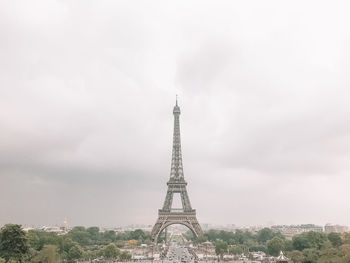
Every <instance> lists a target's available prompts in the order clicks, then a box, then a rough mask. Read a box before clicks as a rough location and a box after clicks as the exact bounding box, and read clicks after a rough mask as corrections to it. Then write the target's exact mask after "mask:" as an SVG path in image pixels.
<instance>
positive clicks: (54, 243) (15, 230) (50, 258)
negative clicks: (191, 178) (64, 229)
mask: <svg viewBox="0 0 350 263" xmlns="http://www.w3.org/2000/svg"><path fill="white" fill-rule="evenodd" d="M96 230H97V231H96ZM140 231H141V232H142V233H141V232H140ZM112 232H113V234H112V233H111V232H110V231H108V232H105V233H99V231H98V228H88V229H85V228H83V227H76V228H73V229H72V230H71V231H70V232H69V233H67V234H65V235H57V234H56V233H48V232H44V231H39V230H30V231H28V233H25V232H24V231H23V230H22V229H21V226H20V225H13V224H9V225H5V226H4V227H3V228H2V229H1V231H0V263H2V262H1V260H3V261H4V262H12V261H13V262H34V263H35V262H61V261H62V260H65V261H68V262H74V261H76V260H78V259H85V260H89V259H94V258H99V257H103V258H106V259H119V260H128V259H130V258H131V255H130V254H129V253H128V252H126V251H121V250H120V249H119V248H118V247H117V243H116V241H118V240H120V241H121V240H123V239H125V238H127V237H130V238H131V237H133V238H135V237H137V238H139V239H140V240H142V238H143V237H145V235H146V234H145V233H143V231H142V230H139V231H131V232H132V233H129V232H128V233H125V234H124V236H123V237H119V238H123V239H118V238H117V235H116V233H115V232H114V231H112ZM87 233H88V234H87ZM135 241H136V240H135ZM125 242H127V241H126V240H124V242H123V245H124V243H125ZM137 242H138V241H136V243H137Z"/></svg>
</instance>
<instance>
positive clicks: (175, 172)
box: [170, 95, 184, 182]
mask: <svg viewBox="0 0 350 263" xmlns="http://www.w3.org/2000/svg"><path fill="white" fill-rule="evenodd" d="M180 113H181V111H180V107H179V105H178V103H177V95H176V104H175V106H174V110H173V114H174V133H173V153H172V158H171V171H170V181H172V182H173V181H179V180H181V181H184V172H183V168H182V154H181V137H180Z"/></svg>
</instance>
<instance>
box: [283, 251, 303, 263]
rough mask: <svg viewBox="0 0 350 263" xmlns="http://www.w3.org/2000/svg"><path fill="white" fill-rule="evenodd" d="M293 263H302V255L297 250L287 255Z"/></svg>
mask: <svg viewBox="0 0 350 263" xmlns="http://www.w3.org/2000/svg"><path fill="white" fill-rule="evenodd" d="M287 256H288V257H289V258H290V260H291V261H292V262H293V263H302V262H303V260H304V254H303V253H302V252H301V251H299V250H293V251H291V252H289V253H288V254H287Z"/></svg>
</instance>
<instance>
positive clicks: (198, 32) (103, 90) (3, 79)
mask: <svg viewBox="0 0 350 263" xmlns="http://www.w3.org/2000/svg"><path fill="white" fill-rule="evenodd" d="M348 10H349V3H348V2H346V1H337V2H335V3H332V5H330V4H329V2H328V3H327V2H326V1H308V2H305V1H293V2H290V3H287V2H282V1H244V2H243V1H241V2H240V3H237V2H235V3H232V2H231V1H222V2H219V3H217V2H216V3H215V4H213V2H208V1H191V2H187V1H183V2H178V1H147V2H145V1H138V2H137V4H136V3H135V2H133V3H131V1H76V2H71V1H63V0H62V1H51V0H50V1H47V0H46V1H44V0H38V1H1V0H0V40H1V41H0V107H1V108H0V130H1V132H0V185H1V191H0V211H1V213H0V226H1V225H4V224H6V223H19V224H25V225H50V224H51V225H53V224H60V223H61V222H62V221H63V219H64V218H67V220H68V222H69V224H70V225H72V226H74V225H84V226H93V225H97V226H121V225H129V224H150V225H152V224H154V223H155V220H156V219H157V212H158V209H159V208H160V207H161V206H162V204H163V201H164V197H165V194H166V190H167V186H166V182H167V181H168V180H169V176H170V163H171V149H172V132H173V116H172V110H173V106H174V105H175V96H176V94H177V95H178V98H179V99H178V103H179V106H180V107H181V116H180V121H181V142H182V156H183V164H184V175H185V179H186V181H187V182H188V186H187V190H188V192H189V195H190V198H191V203H192V206H193V208H195V209H196V211H197V218H198V220H199V222H200V223H213V224H236V225H270V224H302V223H314V224H320V225H324V224H326V223H328V222H330V223H337V224H344V225H350V210H349V209H348V200H349V199H350V192H349V191H348V189H349V184H350V177H349V172H350V162H349V158H350V120H349V118H350V117H349V116H350V104H349V99H350V89H349V84H350V77H349V71H350V31H349V30H348V25H349V24H350V17H349V15H348Z"/></svg>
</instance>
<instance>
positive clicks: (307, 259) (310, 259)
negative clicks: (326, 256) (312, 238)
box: [303, 248, 320, 263]
mask: <svg viewBox="0 0 350 263" xmlns="http://www.w3.org/2000/svg"><path fill="white" fill-rule="evenodd" d="M303 255H304V260H303V263H316V262H317V259H318V258H319V256H320V254H319V250H317V249H316V248H306V249H304V250H303Z"/></svg>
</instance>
